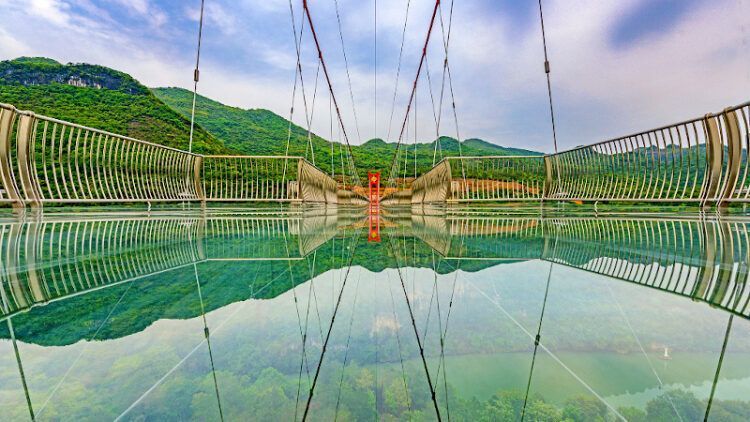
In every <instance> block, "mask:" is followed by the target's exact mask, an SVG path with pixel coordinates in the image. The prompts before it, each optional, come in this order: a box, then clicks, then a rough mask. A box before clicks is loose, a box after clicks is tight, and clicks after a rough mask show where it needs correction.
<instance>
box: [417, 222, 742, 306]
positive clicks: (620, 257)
mask: <svg viewBox="0 0 750 422" xmlns="http://www.w3.org/2000/svg"><path fill="white" fill-rule="evenodd" d="M411 226H412V230H413V233H414V235H415V236H417V237H419V238H420V239H421V240H422V241H424V242H425V243H427V244H429V245H430V246H431V247H432V248H433V249H434V250H435V251H437V252H438V253H440V254H441V255H442V256H443V258H445V259H450V260H460V261H471V260H486V261H493V260H495V261H503V260H521V259H526V260H529V259H542V260H546V261H551V262H554V263H557V264H561V265H565V266H569V267H574V268H578V269H581V270H585V271H589V272H593V273H597V274H601V275H605V276H609V277H612V278H616V279H619V280H624V281H628V282H632V283H636V284H639V285H642V286H647V287H651V288H654V289H658V290H662V291H666V292H669V293H673V294H676V295H679V296H683V297H687V298H690V299H693V300H696V301H702V302H705V303H708V304H710V305H711V306H714V307H716V308H719V309H722V310H724V311H727V312H730V313H732V314H735V315H738V316H742V317H743V318H748V319H750V270H748V268H749V267H750V223H748V222H746V221H741V220H729V221H727V220H723V219H702V220H688V219H632V218H596V219H590V218H588V219H587V218H563V217H559V218H558V217H555V218H530V217H518V218H514V217H464V216H452V217H439V216H415V217H414V218H413V220H412V224H411Z"/></svg>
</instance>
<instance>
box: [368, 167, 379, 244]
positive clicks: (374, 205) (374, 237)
mask: <svg viewBox="0 0 750 422" xmlns="http://www.w3.org/2000/svg"><path fill="white" fill-rule="evenodd" d="M367 184H368V186H369V192H370V231H369V233H370V234H369V235H368V236H367V240H368V241H369V242H380V172H379V171H378V172H374V173H373V172H368V173H367Z"/></svg>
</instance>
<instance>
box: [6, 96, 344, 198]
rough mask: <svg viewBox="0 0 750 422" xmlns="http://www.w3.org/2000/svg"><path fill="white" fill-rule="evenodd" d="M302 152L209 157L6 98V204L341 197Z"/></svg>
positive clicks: (329, 179) (335, 185)
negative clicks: (59, 117) (37, 110)
mask: <svg viewBox="0 0 750 422" xmlns="http://www.w3.org/2000/svg"><path fill="white" fill-rule="evenodd" d="M337 192H338V188H337V184H336V181H334V180H333V179H332V178H331V177H330V176H329V175H327V174H326V173H324V172H322V171H320V170H318V169H317V168H316V167H315V166H313V165H312V164H310V163H308V162H307V161H305V159H304V158H302V157H291V156H279V157H263V156H204V155H200V154H192V153H189V152H186V151H182V150H179V149H175V148H170V147H167V146H164V145H159V144H155V143H151V142H146V141H142V140H139V139H134V138H130V137H127V136H122V135H118V134H114V133H110V132H106V131H102V130H98V129H94V128H90V127H85V126H81V125H77V124H74V123H70V122H65V121H62V120H57V119H53V118H50V117H46V116H41V115H37V114H34V113H31V112H27V111H19V110H17V109H16V108H15V107H13V106H11V105H7V104H0V202H3V203H12V204H14V205H15V206H19V207H23V206H25V205H31V206H41V205H45V204H73V203H136V202H149V203H150V202H170V201H172V202H179V201H222V202H237V201H242V202H249V201H263V202H325V203H337V202H338V195H337Z"/></svg>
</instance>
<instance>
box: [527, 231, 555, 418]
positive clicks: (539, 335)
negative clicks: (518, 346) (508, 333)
mask: <svg viewBox="0 0 750 422" xmlns="http://www.w3.org/2000/svg"><path fill="white" fill-rule="evenodd" d="M555 249H557V239H555ZM552 256H555V253H554V252H553V253H552ZM554 265H555V264H554V262H550V263H549V272H548V273H547V287H545V289H544V300H543V301H542V312H541V314H540V315H539V326H538V327H537V329H536V337H534V353H533V354H532V355H531V368H530V369H529V380H528V381H527V383H526V394H525V395H524V397H523V408H522V409H521V422H523V420H524V417H525V416H526V404H527V403H528V401H529V391H531V378H532V376H533V375H534V364H535V363H536V353H537V351H538V350H539V342H540V341H541V339H542V321H544V311H545V309H546V308H547V297H548V296H549V285H550V280H552V268H553V267H554Z"/></svg>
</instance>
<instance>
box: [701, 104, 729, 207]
mask: <svg viewBox="0 0 750 422" xmlns="http://www.w3.org/2000/svg"><path fill="white" fill-rule="evenodd" d="M703 123H704V127H705V130H706V177H705V179H706V181H705V183H704V184H703V194H702V195H701V206H703V207H705V206H706V203H707V202H708V201H711V200H714V201H717V200H718V199H719V194H720V192H719V188H720V186H721V168H722V163H723V161H724V145H723V144H722V142H721V134H720V132H719V123H718V119H717V117H716V116H714V115H712V114H707V115H706V116H705V117H704V119H703Z"/></svg>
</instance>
